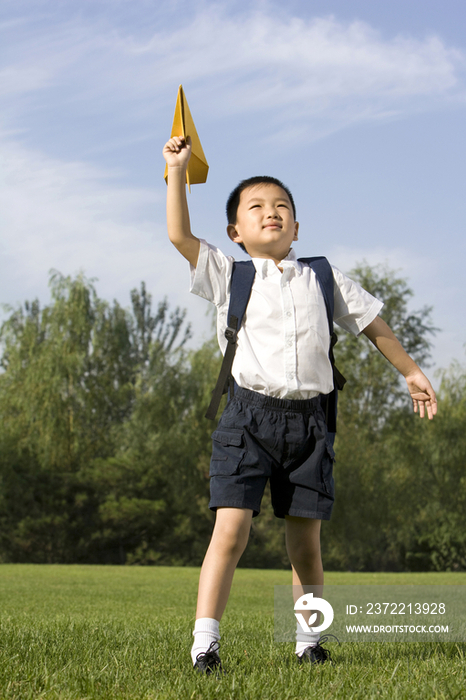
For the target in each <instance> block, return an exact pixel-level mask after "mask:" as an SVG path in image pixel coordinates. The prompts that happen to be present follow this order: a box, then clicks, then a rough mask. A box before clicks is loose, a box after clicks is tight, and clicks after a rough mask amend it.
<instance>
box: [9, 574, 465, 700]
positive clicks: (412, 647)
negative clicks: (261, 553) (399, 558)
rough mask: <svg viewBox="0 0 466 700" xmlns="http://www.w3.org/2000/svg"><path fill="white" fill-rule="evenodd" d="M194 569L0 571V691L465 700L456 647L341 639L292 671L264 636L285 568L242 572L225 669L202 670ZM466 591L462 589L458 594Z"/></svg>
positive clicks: (212, 699) (416, 577)
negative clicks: (197, 668)
mask: <svg viewBox="0 0 466 700" xmlns="http://www.w3.org/2000/svg"><path fill="white" fill-rule="evenodd" d="M198 575H199V571H198V569H194V568H166V567H153V568H136V567H134V568H131V567H99V566H95V567H91V566H29V565H6V564H4V565H1V566H0V601H1V602H0V605H1V608H0V698H1V699H2V700H3V699H6V698H8V699H13V698H14V699H18V700H19V699H21V700H23V699H24V700H26V699H27V698H47V699H56V698H60V699H66V700H75V699H79V700H84V699H88V698H89V699H90V698H103V699H105V700H108V699H113V698H121V699H123V698H125V699H127V698H131V699H133V698H147V699H149V698H150V699H156V698H158V699H160V700H162V699H163V700H165V699H166V700H168V699H172V698H173V699H176V700H184V699H185V698H186V699H189V700H201V699H202V700H222V699H228V700H233V699H236V698H238V700H240V699H241V700H256V699H257V700H268V699H270V700H294V699H298V698H300V699H301V698H305V699H306V698H319V700H327V699H328V698H335V699H337V700H340V699H342V700H349V699H350V698H351V699H353V698H354V699H359V698H360V699H361V700H362V699H364V700H367V699H370V698H390V699H391V698H393V699H396V700H397V699H400V700H401V699H404V698H426V699H430V698H446V699H447V698H448V700H457V699H460V698H466V664H465V651H466V645H464V644H453V643H451V644H425V643H424V644H422V643H412V644H402V643H400V644H390V643H385V644H376V643H358V644H356V643H354V644H353V643H346V644H342V645H341V646H340V647H336V648H334V646H333V645H332V651H333V655H334V657H335V658H336V659H337V663H335V664H334V665H332V666H329V665H326V666H322V667H318V668H316V667H309V666H298V665H297V664H296V660H295V659H294V658H293V645H292V644H277V643H275V642H274V636H273V594H274V589H273V587H274V585H280V584H283V585H284V584H288V583H289V582H290V581H289V574H288V572H285V571H260V570H247V569H240V570H238V571H237V573H236V577H235V583H234V587H233V590H232V595H231V598H230V601H229V605H228V609H227V613H226V614H225V617H224V619H223V621H222V628H221V631H222V636H223V639H222V660H223V663H224V665H225V667H226V668H227V669H228V674H227V675H225V676H224V677H222V678H219V679H217V678H213V677H205V676H200V675H199V674H197V673H195V672H194V671H193V670H192V669H191V668H190V657H189V649H190V646H191V639H192V637H191V632H192V627H193V618H194V615H193V613H194V605H195V598H196V591H197V581H198ZM326 582H327V583H328V584H332V585H338V584H345V585H360V584H390V583H393V584H395V583H396V584H456V585H465V584H466V574H406V575H405V574H347V573H344V574H336V573H335V574H327V577H326ZM465 590H466V589H465Z"/></svg>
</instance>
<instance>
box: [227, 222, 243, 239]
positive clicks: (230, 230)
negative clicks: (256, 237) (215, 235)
mask: <svg viewBox="0 0 466 700" xmlns="http://www.w3.org/2000/svg"><path fill="white" fill-rule="evenodd" d="M227 234H228V238H230V240H232V241H233V243H241V236H240V235H239V233H238V231H237V230H236V228H235V227H234V225H233V224H228V226H227ZM238 239H240V240H238Z"/></svg>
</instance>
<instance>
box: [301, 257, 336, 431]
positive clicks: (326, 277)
mask: <svg viewBox="0 0 466 700" xmlns="http://www.w3.org/2000/svg"><path fill="white" fill-rule="evenodd" d="M299 262H302V263H305V264H306V265H309V267H310V268H312V270H314V272H315V275H316V277H317V281H318V283H319V285H320V288H321V290H322V295H323V297H324V301H325V308H326V310H327V319H328V327H329V333H330V347H329V350H328V356H329V359H330V364H331V365H332V373H333V391H331V392H330V394H327V395H324V396H323V397H322V407H323V409H324V411H325V420H326V423H327V428H328V431H329V433H331V434H335V433H336V430H337V427H336V422H337V398H338V394H337V391H338V390H340V391H341V390H342V389H343V387H344V386H345V384H346V379H345V378H344V376H343V375H342V374H341V372H340V371H339V370H338V368H337V367H335V357H334V355H333V348H334V347H335V344H336V343H337V341H338V336H337V334H336V333H335V331H334V330H333V313H334V309H335V299H334V293H333V285H334V280H333V271H332V267H331V265H330V263H329V261H328V260H327V258H324V257H323V256H318V257H313V258H299Z"/></svg>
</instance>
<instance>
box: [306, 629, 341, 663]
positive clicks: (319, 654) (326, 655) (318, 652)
mask: <svg viewBox="0 0 466 700" xmlns="http://www.w3.org/2000/svg"><path fill="white" fill-rule="evenodd" d="M330 637H333V638H334V639H336V640H337V642H338V644H340V640H339V639H338V637H335V635H334V634H326V635H325V636H324V637H321V638H320V639H319V641H318V642H317V644H316V645H315V646H314V647H312V651H313V653H314V656H315V657H316V658H317V659H319V661H320V660H322V661H326V660H327V659H330V661H331V660H332V654H331V653H330V651H329V650H328V649H324V648H323V647H322V646H321V644H325V643H326V642H328V640H329V638H330Z"/></svg>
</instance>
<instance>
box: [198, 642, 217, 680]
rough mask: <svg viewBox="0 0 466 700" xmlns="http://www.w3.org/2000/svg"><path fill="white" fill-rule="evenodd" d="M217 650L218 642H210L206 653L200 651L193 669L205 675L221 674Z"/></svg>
mask: <svg viewBox="0 0 466 700" xmlns="http://www.w3.org/2000/svg"><path fill="white" fill-rule="evenodd" d="M219 649H220V644H219V643H218V642H212V643H211V645H210V646H209V648H208V649H207V651H201V652H200V654H198V655H197V656H196V663H195V664H194V668H195V669H196V670H197V671H199V672H200V673H205V674H206V675H210V674H212V673H218V672H220V673H221V672H222V671H223V669H222V662H221V661H220V656H219V655H218V650H219Z"/></svg>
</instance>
